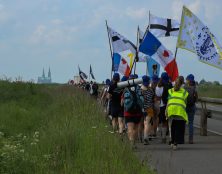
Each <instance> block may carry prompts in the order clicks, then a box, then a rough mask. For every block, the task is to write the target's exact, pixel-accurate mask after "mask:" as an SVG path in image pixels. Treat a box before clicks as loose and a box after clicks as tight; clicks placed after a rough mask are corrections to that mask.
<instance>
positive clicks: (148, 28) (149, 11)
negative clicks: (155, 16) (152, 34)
mask: <svg viewBox="0 0 222 174" xmlns="http://www.w3.org/2000/svg"><path fill="white" fill-rule="evenodd" d="M149 28H150V10H149V23H148V27H147V30H148V31H149ZM146 32H147V31H146ZM146 75H147V76H148V57H147V59H146Z"/></svg>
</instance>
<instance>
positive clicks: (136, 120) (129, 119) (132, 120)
mask: <svg viewBox="0 0 222 174" xmlns="http://www.w3.org/2000/svg"><path fill="white" fill-rule="evenodd" d="M141 118H142V117H138V116H132V117H125V122H126V124H127V123H135V124H139V123H140V121H141Z"/></svg>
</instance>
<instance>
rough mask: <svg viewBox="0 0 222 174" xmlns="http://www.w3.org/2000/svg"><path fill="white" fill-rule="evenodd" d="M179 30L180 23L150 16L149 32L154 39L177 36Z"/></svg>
mask: <svg viewBox="0 0 222 174" xmlns="http://www.w3.org/2000/svg"><path fill="white" fill-rule="evenodd" d="M179 28H180V23H179V22H178V21H177V20H174V19H167V18H160V17H157V16H154V15H152V14H150V26H149V31H150V32H151V33H152V34H153V35H154V36H156V37H167V36H178V34H179Z"/></svg>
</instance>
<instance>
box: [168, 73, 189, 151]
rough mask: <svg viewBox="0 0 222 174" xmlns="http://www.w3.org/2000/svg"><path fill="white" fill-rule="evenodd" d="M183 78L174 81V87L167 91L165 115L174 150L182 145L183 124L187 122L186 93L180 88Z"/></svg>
mask: <svg viewBox="0 0 222 174" xmlns="http://www.w3.org/2000/svg"><path fill="white" fill-rule="evenodd" d="M183 81H184V80H183V77H182V76H179V77H178V78H177V79H176V82H175V86H174V87H173V88H172V89H169V90H168V93H169V96H168V103H167V109H166V112H167V113H166V114H167V117H168V120H169V122H170V128H171V130H170V133H171V142H170V144H171V146H172V148H173V149H174V150H176V149H177V145H178V144H184V134H185V124H186V122H187V121H188V116H187V113H186V100H187V96H188V92H187V91H186V90H185V89H184V88H182V85H183Z"/></svg>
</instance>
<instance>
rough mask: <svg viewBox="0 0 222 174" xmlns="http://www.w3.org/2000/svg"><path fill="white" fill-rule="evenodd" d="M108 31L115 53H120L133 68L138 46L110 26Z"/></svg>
mask: <svg viewBox="0 0 222 174" xmlns="http://www.w3.org/2000/svg"><path fill="white" fill-rule="evenodd" d="M108 33H109V36H110V38H111V43H112V48H113V53H118V54H119V55H120V56H121V57H122V58H124V60H125V61H126V62H127V64H128V66H129V67H130V69H131V68H132V67H133V62H134V59H135V57H136V49H137V48H136V46H135V45H134V44H133V43H132V42H131V41H130V40H128V39H126V38H125V37H124V36H122V35H121V34H119V33H117V32H116V31H115V30H113V29H112V28H110V27H108ZM124 65H125V64H124Z"/></svg>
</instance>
